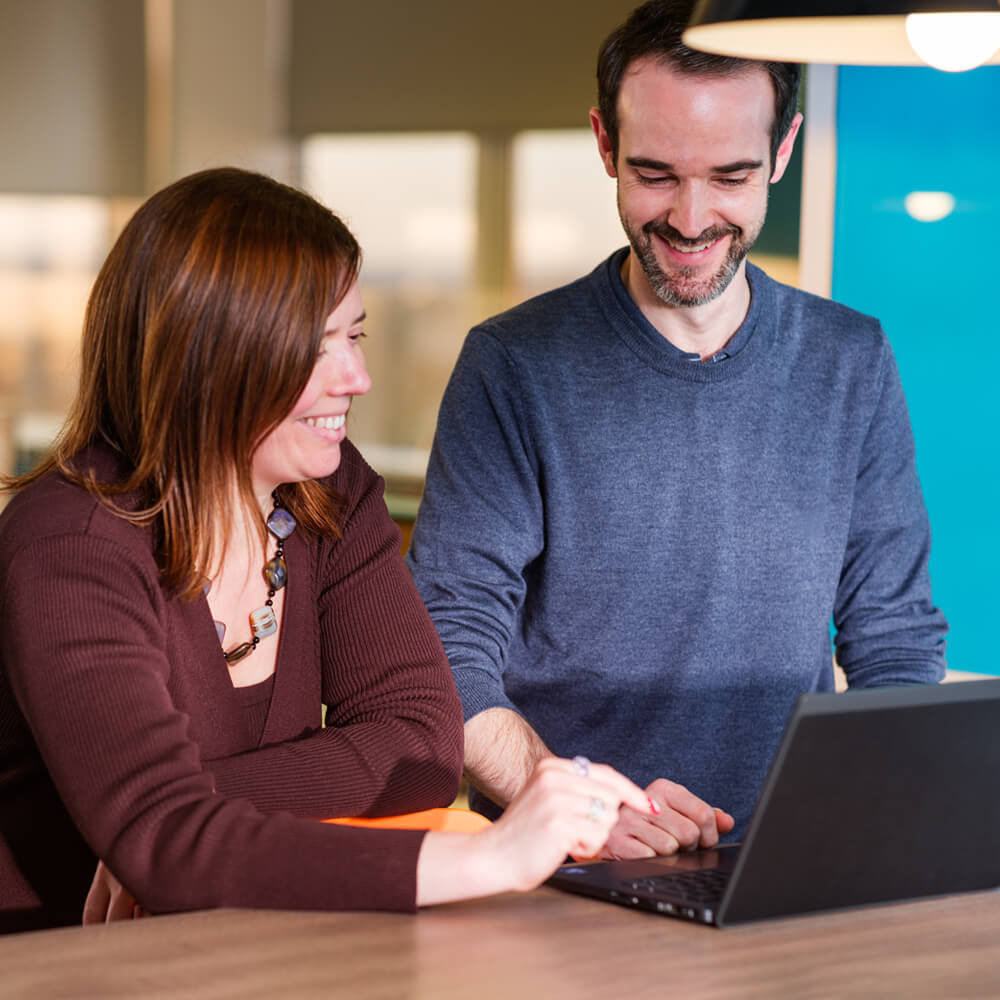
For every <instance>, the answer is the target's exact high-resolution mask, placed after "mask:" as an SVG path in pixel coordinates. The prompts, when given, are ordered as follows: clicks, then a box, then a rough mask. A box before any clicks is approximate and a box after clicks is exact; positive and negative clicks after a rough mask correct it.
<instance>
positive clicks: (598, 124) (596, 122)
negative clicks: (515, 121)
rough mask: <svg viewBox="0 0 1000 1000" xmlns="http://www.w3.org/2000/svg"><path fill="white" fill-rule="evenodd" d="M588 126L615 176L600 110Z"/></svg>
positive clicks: (593, 112) (592, 113)
mask: <svg viewBox="0 0 1000 1000" xmlns="http://www.w3.org/2000/svg"><path fill="white" fill-rule="evenodd" d="M799 117H801V115H800V116H799ZM590 127H591V128H592V129H593V130H594V135H595V136H596V137H597V151H598V152H599V153H600V154H601V162H602V163H603V164H604V170H605V172H606V173H607V175H608V176H609V177H617V176H618V170H617V169H616V168H615V154H614V153H613V152H612V151H611V140H610V139H609V138H608V133H607V131H606V130H605V128H604V122H603V121H602V120H601V112H600V111H598V110H597V108H591V109H590Z"/></svg>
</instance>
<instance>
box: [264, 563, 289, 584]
mask: <svg viewBox="0 0 1000 1000" xmlns="http://www.w3.org/2000/svg"><path fill="white" fill-rule="evenodd" d="M264 580H265V581H266V582H267V585H268V586H269V587H270V588H271V590H281V588H282V587H284V585H285V584H286V583H288V568H287V567H286V566H285V560H284V559H283V558H282V557H281V556H280V555H276V556H275V557H274V558H273V559H268V561H267V562H266V563H264Z"/></svg>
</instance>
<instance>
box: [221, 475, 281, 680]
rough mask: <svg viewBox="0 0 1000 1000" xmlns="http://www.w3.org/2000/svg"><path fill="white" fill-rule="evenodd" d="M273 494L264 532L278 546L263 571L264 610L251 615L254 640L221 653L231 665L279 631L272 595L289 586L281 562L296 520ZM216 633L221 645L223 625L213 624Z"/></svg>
mask: <svg viewBox="0 0 1000 1000" xmlns="http://www.w3.org/2000/svg"><path fill="white" fill-rule="evenodd" d="M272 495H273V496H274V510H272V511H271V513H270V514H269V515H268V518H267V529H268V531H270V532H271V534H272V535H274V537H275V538H277V539H278V546H277V551H276V552H275V554H274V557H273V558H271V559H268V561H267V562H266V563H265V564H264V569H263V574H264V580H265V582H266V583H267V586H268V594H267V602H266V603H265V604H264V606H263V607H260V608H256V609H255V610H254V611H251V612H250V631H251V632H252V633H253V638H252V639H251V640H250V641H249V642H241V643H240V644H239V645H238V646H234V647H233V648H232V649H230V650H228V651H226V650H223V656H225V658H226V663H228V664H229V665H230V666H232V665H233V664H234V663H239V662H240V660H242V659H244V658H245V657H247V656H249V655H250V654H251V653H252V652H253V651H254V650H255V649H256V648H257V644H258V643H259V642H260V640H261V639H266V638H267V637H268V636H269V635H274V633H275V632H277V631H278V619H277V617H276V616H275V614H274V607H273V605H274V595H275V593H276V592H277V591H279V590H281V588H282V587H284V586H285V584H287V583H288V567H287V566H286V565H285V559H284V554H285V539H286V538H288V536H289V535H290V534H291V533H292V532H293V531H294V530H295V528H296V524H295V518H294V517H292V515H291V514H289V513H288V511H287V510H284V509H283V508H281V507H279V506H278V498H277V495H276V494H272ZM210 586H211V584H208V585H207V586H206V587H205V593H206V594H207V593H208V589H209V587H210ZM215 630H216V633H217V634H218V636H219V643H220V645H221V643H222V639H223V637H224V636H225V634H226V626H225V625H224V624H223V623H222V622H220V621H217V622H215Z"/></svg>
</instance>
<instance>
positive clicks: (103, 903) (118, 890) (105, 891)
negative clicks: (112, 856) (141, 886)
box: [83, 861, 146, 924]
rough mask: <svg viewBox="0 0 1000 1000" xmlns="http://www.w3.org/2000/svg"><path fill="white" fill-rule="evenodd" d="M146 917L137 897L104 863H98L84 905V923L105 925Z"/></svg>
mask: <svg viewBox="0 0 1000 1000" xmlns="http://www.w3.org/2000/svg"><path fill="white" fill-rule="evenodd" d="M145 915H146V911H145V910H144V909H143V908H142V907H141V906H140V905H139V904H138V903H137V902H136V899H135V896H133V895H132V893H130V892H129V891H128V889H126V888H125V886H123V885H122V884H121V882H119V881H118V879H116V878H115V877H114V875H112V874H111V871H110V870H109V869H108V867H107V865H105V863H104V862H103V861H98V862H97V871H96V872H94V881H93V882H91V883H90V891H89V892H88V893H87V901H86V902H85V903H84V904H83V922H84V923H85V924H103V923H111V921H112V920H135V919H137V918H138V917H144V916H145Z"/></svg>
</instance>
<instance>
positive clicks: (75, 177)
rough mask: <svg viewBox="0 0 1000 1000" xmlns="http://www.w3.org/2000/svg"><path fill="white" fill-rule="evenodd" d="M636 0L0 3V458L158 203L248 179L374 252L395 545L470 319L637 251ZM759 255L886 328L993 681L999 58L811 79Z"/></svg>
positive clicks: (377, 346) (369, 448) (961, 646)
mask: <svg viewBox="0 0 1000 1000" xmlns="http://www.w3.org/2000/svg"><path fill="white" fill-rule="evenodd" d="M633 6H634V3H633V0H506V2H505V3H503V4H502V5H501V4H494V3H485V2H480V0H423V2H421V3H420V4H407V3H404V2H400V0H367V2H365V3H357V2H350V3H349V2H345V0H0V469H2V470H4V471H9V470H13V469H18V470H21V469H26V468H28V467H30V466H31V465H32V464H33V463H34V461H35V460H36V459H37V457H38V455H39V454H40V453H41V452H42V451H44V449H45V448H46V446H47V445H48V443H49V441H50V440H51V438H52V436H53V434H54V433H55V431H56V430H57V428H58V427H59V425H60V423H61V421H62V419H63V414H64V413H65V411H66V408H67V405H68V403H69V401H70V399H71V396H72V393H73V390H74V385H75V379H76V371H77V344H78V338H79V333H80V326H81V320H82V316H83V309H84V305H85V302H86V298H87V295H88V292H89V289H90V286H91V284H92V282H93V279H94V276H95V275H96V272H97V269H98V268H99V267H100V264H101V262H102V260H103V258H104V256H105V254H106V253H107V250H108V249H109V247H110V245H111V243H112V241H113V240H114V239H115V237H116V235H117V233H118V232H119V231H120V229H121V227H122V226H123V224H124V223H125V221H126V220H127V219H128V218H129V216H130V214H131V213H132V212H133V211H134V209H135V208H136V206H137V205H138V203H139V202H140V201H141V200H142V198H143V197H145V196H146V195H147V194H149V193H151V192H152V191H154V190H157V189H158V188H160V187H162V186H163V185H164V184H167V183H169V182H170V181H171V180H174V179H176V178H177V177H180V176H182V175H184V174H187V173H190V172H192V171H195V170H200V169H202V168H205V167H209V166H217V165H222V164H233V165H237V166H243V167H248V168H251V169H257V170H261V171H263V172H265V173H268V174H271V175H273V176H275V177H277V178H279V179H281V180H284V181H286V182H289V183H292V184H295V185H298V186H301V187H304V188H305V189H306V190H308V191H310V192H311V193H312V194H314V195H315V196H316V197H318V198H319V199H320V200H321V201H323V202H324V203H326V204H327V205H329V206H330V207H331V208H332V209H334V210H335V211H336V212H337V213H339V214H340V215H342V216H343V218H344V219H345V220H346V221H347V222H348V224H349V225H350V226H351V228H352V229H353V230H354V231H355V233H356V235H357V236H358V238H359V240H360V242H361V244H362V246H363V247H364V250H365V265H364V271H363V274H362V293H363V296H364V299H365V306H366V309H367V311H368V314H369V316H370V320H369V322H368V323H367V332H368V340H367V341H366V343H365V350H366V353H367V356H368V359H369V368H370V370H371V373H372V377H373V382H374V388H373V389H372V391H371V393H370V394H369V396H367V397H365V398H364V399H363V400H360V401H359V402H358V404H357V405H356V406H355V407H354V408H353V409H352V413H351V420H352V424H351V429H350V433H351V437H352V439H353V440H354V441H355V442H356V443H357V444H358V445H359V446H360V447H361V449H362V451H363V452H364V453H365V455H366V456H367V458H368V459H369V461H370V462H371V463H372V464H373V465H374V466H375V467H376V468H377V469H379V471H381V472H382V473H383V474H384V475H385V476H386V479H387V481H388V485H389V497H388V499H389V502H390V508H391V509H392V511H393V513H394V515H395V516H396V517H397V519H398V520H399V521H400V523H401V524H402V525H403V527H404V529H405V527H406V525H407V523H408V522H409V520H410V519H412V517H413V515H414V513H415V511H416V506H417V501H418V497H419V494H420V490H421V486H422V478H423V472H424V468H425V464H426V458H427V451H428V449H429V447H430V444H431V440H432V435H433V430H434V423H435V420H436V414H437V407H438V402H439V400H440V397H441V393H442V391H443V389H444V385H445V382H446V380H447V377H448V374H449V373H450V370H451V367H452V364H453V362H454V359H455V357H456V355H457V353H458V350H459V347H460V345H461V343H462V340H463V338H464V336H465V334H466V332H467V330H468V328H469V327H470V326H471V325H472V324H474V323H475V322H477V321H479V320H481V319H483V318H484V317H486V316H488V315H490V314H492V313H494V312H497V311H499V310H501V309H503V308H505V307H507V306H508V305H511V304H513V303H515V302H517V301H520V300H521V299H523V298H525V297H527V296H528V295H531V294H534V293H535V292H538V291H541V290H543V289H546V288H550V287H553V286H555V285H558V284H561V283H563V282H566V281H569V280H572V279H574V278H576V277H578V276H580V275H581V274H584V273H586V272H587V271H589V270H590V269H592V268H593V267H594V266H596V264H597V263H598V262H599V261H600V260H602V259H603V257H605V256H606V255H607V254H608V253H609V252H611V251H612V250H613V249H615V248H616V247H618V246H620V245H622V244H623V243H624V238H623V235H622V233H621V228H620V226H619V223H618V219H617V215H616V210H615V195H614V182H613V181H612V180H611V179H609V178H608V177H607V176H606V175H605V174H604V171H603V169H602V167H601V164H600V161H599V158H598V156H597V153H596V149H595V145H594V141H593V138H592V136H591V134H590V130H589V126H588V119H587V113H588V110H589V108H590V106H591V105H592V104H593V103H594V101H595V99H596V86H595V81H594V67H595V61H596V53H597V49H598V46H599V44H600V42H601V41H602V40H603V38H604V37H605V36H606V35H607V34H608V33H609V31H610V30H611V29H612V28H613V27H614V26H615V25H616V24H617V23H619V22H620V21H621V20H623V19H624V17H625V16H626V15H627V13H628V12H629V11H630V10H631V8H632V7H633ZM804 105H805V111H806V125H805V128H804V130H803V137H802V140H800V142H799V143H798V144H797V151H796V156H795V158H794V160H793V162H792V164H791V166H790V169H789V171H788V173H787V174H786V176H785V178H784V179H783V180H782V181H781V183H780V184H778V185H776V186H775V187H774V188H773V189H772V194H771V206H770V211H769V215H768V221H767V224H766V226H765V229H764V232H763V234H762V236H761V240H760V242H759V243H758V246H757V248H756V249H755V252H754V254H752V258H753V259H754V260H755V261H756V262H757V263H759V264H761V265H762V266H763V267H764V268H765V269H766V270H767V271H768V272H769V273H770V274H772V276H774V277H776V278H778V279H779V280H782V281H786V282H789V283H791V284H797V285H799V286H800V287H803V288H805V289H807V290H809V291H814V292H817V293H819V294H825V295H832V296H833V297H834V298H837V299H839V300H840V301H843V302H845V303H846V304H848V305H850V306H853V307H855V308H857V309H861V310H863V311H865V312H868V313H871V314H874V315H876V316H878V317H879V318H880V319H881V320H882V322H883V324H884V326H885V328H886V330H887V332H888V334H889V336H890V340H891V341H892V344H893V348H894V350H895V352H896V356H897V359H898V362H899V367H900V371H901V373H902V376H903V383H904V386H905V388H906V392H907V398H908V401H909V405H910V410H911V416H912V420H913V426H914V431H915V435H916V440H917V460H918V467H919V470H920V475H921V482H922V484H923V487H924V491H925V496H926V499H927V505H928V509H929V511H930V516H931V524H932V527H933V530H934V550H933V552H932V555H931V572H932V575H933V578H934V586H935V597H936V599H937V602H938V603H939V604H940V605H941V606H942V607H943V608H944V610H945V611H946V613H947V615H948V618H949V620H950V622H951V624H952V634H951V637H950V639H949V660H950V662H951V665H952V667H956V668H959V669H964V670H971V671H983V672H989V673H1000V660H998V658H997V657H996V654H995V652H994V637H993V627H994V624H993V623H994V622H995V621H996V620H997V612H996V608H997V604H998V598H1000V588H998V586H997V583H996V580H997V567H998V565H1000V530H998V528H997V520H996V510H997V507H998V506H1000V448H998V445H997V440H998V434H997V431H998V423H1000V421H998V416H1000V406H998V403H997V392H996V389H995V386H994V384H993V380H992V375H993V372H994V370H995V369H996V368H997V365H998V363H1000V346H998V342H1000V341H998V337H997V328H998V323H997V316H998V313H1000V309H998V306H1000V294H998V291H997V281H996V274H995V272H996V264H995V260H996V255H995V253H994V251H993V244H994V243H995V241H996V236H995V234H996V233H997V231H998V228H1000V186H998V185H997V183H996V164H997V162H1000V67H996V66H987V67H983V68H980V69H975V70H972V71H970V72H967V73H957V74H955V73H944V72H941V71H938V70H932V69H926V68H910V67H906V68H900V67H893V68H883V67H877V66H866V67H858V66H842V67H835V66H826V65H812V66H809V67H808V69H807V73H806V79H805V96H804Z"/></svg>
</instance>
